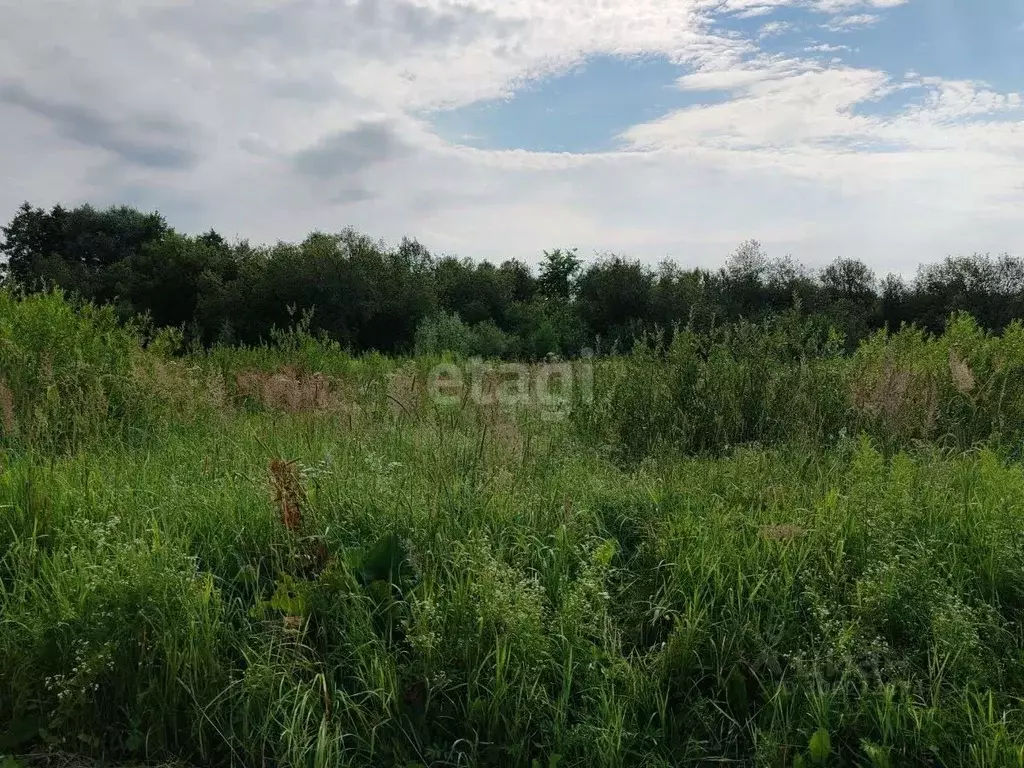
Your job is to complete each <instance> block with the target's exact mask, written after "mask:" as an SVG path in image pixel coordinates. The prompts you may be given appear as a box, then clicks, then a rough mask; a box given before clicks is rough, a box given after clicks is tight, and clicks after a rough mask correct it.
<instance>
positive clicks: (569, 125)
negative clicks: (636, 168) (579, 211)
mask: <svg viewBox="0 0 1024 768" xmlns="http://www.w3.org/2000/svg"><path fill="white" fill-rule="evenodd" d="M711 29H712V30H715V31H720V32H722V33H724V34H730V33H732V34H735V35H739V36H742V38H744V39H748V40H756V41H757V46H758V48H759V50H760V51H761V52H764V53H766V54H770V55H773V56H780V57H787V58H804V59H809V60H816V61H818V62H820V63H821V65H822V66H839V65H842V66H850V67H858V68H871V69H878V70H881V71H884V72H886V73H888V74H889V75H891V76H892V77H893V78H894V79H897V80H903V79H904V76H905V75H906V74H907V73H917V74H919V75H922V76H925V77H936V78H943V79H949V80H973V81H982V82H984V83H986V84H988V85H990V86H992V88H994V89H995V90H997V91H1004V92H1012V91H1016V90H1019V89H1021V88H1022V87H1024V3H1022V2H1020V0H981V1H980V2H979V0H926V1H925V2H922V1H920V0H919V1H918V2H908V3H905V4H902V5H897V6H895V7H891V8H885V9H882V10H878V9H866V10H865V11H864V12H862V13H860V12H858V13H853V12H848V13H845V14H843V13H837V14H828V13H824V14H823V13H821V12H815V11H813V10H810V9H808V8H805V7H804V8H801V7H787V6H782V7H780V8H776V9H771V10H770V11H768V12H764V13H758V14H756V15H747V14H744V13H724V14H721V15H720V16H717V17H715V18H714V22H713V24H712V25H711ZM692 70H693V67H692V66H690V65H688V64H687V63H685V62H674V61H673V60H672V58H671V57H669V56H667V55H663V54H647V55H643V54H641V55H637V54H629V55H623V56H616V55H614V54H604V53H601V54H595V55H592V56H589V57H586V58H584V59H583V60H581V61H579V62H577V63H575V64H573V65H572V66H571V67H569V68H568V69H567V70H565V71H560V72H555V73H553V74H551V75H549V76H547V77H543V78H540V79H538V80H537V81H533V82H526V83H524V84H523V85H521V86H520V87H519V88H517V89H516V90H514V91H513V92H512V93H510V94H508V95H503V96H500V97H498V98H493V99H484V100H481V101H476V102H473V103H470V104H466V105H464V106H460V107H457V108H454V109H441V110H435V111H432V112H430V113H427V114H426V115H424V116H425V118H426V119H427V120H429V121H430V123H431V125H432V126H433V127H434V128H435V130H436V131H437V132H438V134H439V135H441V136H442V137H444V138H445V139H446V140H448V141H451V142H455V143H461V144H466V145H468V146H472V147H477V148H481V149H491V150H513V149H523V150H529V151H537V152H571V153H591V152H610V151H615V150H616V149H619V148H621V147H622V145H623V142H622V140H621V138H620V134H621V133H622V132H623V131H625V130H626V129H627V128H628V127H630V126H632V125H635V124H638V123H644V122H647V121H650V120H653V119H656V118H658V117H661V116H663V115H665V114H667V113H669V112H672V111H674V110H679V109H684V108H686V107H693V106H699V105H702V104H710V103H720V102H722V101H724V100H726V99H727V94H724V93H722V92H702V93H693V92H686V91H683V90H681V89H679V88H678V87H677V85H676V83H677V81H678V79H679V78H680V77H682V76H683V75H685V74H686V73H687V72H689V71H692ZM924 95H925V94H924V91H923V90H922V89H921V88H909V89H906V90H902V91H899V92H896V93H892V94H889V95H887V96H885V97H882V98H880V99H878V100H872V101H867V102H865V103H863V104H861V105H858V106H857V108H856V109H855V110H854V111H855V112H857V113H860V114H873V115H883V116H884V115H892V114H896V113H898V112H899V111H900V110H902V109H904V108H906V107H907V106H908V105H911V104H914V103H915V102H919V101H921V99H922V98H923V97H924Z"/></svg>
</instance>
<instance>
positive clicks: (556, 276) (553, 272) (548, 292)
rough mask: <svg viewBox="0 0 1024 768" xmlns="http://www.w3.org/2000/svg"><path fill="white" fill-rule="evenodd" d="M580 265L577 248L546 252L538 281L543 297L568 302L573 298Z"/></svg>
mask: <svg viewBox="0 0 1024 768" xmlns="http://www.w3.org/2000/svg"><path fill="white" fill-rule="evenodd" d="M580 263H581V262H580V259H579V257H578V256H577V255H576V249H575V248H573V249H572V250H562V249H561V248H556V249H555V250H553V251H544V260H543V261H542V262H541V265H540V279H539V280H538V281H537V282H538V284H539V288H540V293H541V295H543V296H545V297H546V298H549V299H561V300H563V301H568V300H569V299H570V298H571V297H572V289H573V282H574V279H575V277H576V275H577V274H579V271H580Z"/></svg>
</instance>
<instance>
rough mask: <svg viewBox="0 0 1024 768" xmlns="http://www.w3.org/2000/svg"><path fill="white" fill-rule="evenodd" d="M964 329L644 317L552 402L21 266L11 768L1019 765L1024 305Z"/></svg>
mask: <svg viewBox="0 0 1024 768" xmlns="http://www.w3.org/2000/svg"><path fill="white" fill-rule="evenodd" d="M446 322H449V323H450V324H451V325H452V326H456V323H455V321H454V319H452V318H450V317H449V319H448V320H447V321H446ZM460 322H461V320H460ZM943 326H944V328H945V330H944V332H943V333H942V334H938V335H936V334H930V333H928V332H927V331H925V330H919V329H915V328H904V329H903V330H901V331H899V332H897V333H893V334H890V333H887V332H885V331H879V332H877V333H876V334H874V335H872V336H871V337H870V338H868V339H866V340H864V341H863V342H862V343H861V344H860V345H859V346H858V347H857V348H856V349H855V350H854V351H853V352H852V353H849V352H847V350H846V344H845V340H844V339H843V338H842V336H841V335H840V334H838V333H837V332H836V331H835V330H834V329H833V328H832V327H831V326H829V325H828V324H827V323H825V322H823V321H822V320H821V319H820V318H808V317H807V316H806V315H804V314H801V313H799V312H795V311H789V312H784V313H782V314H780V315H778V316H774V317H771V318H767V319H765V320H764V321H761V322H757V323H752V322H739V323H733V324H728V325H723V324H715V325H714V326H713V327H709V328H707V329H705V330H699V329H695V328H693V327H691V328H690V329H689V330H682V331H679V332H677V333H674V334H671V335H668V334H666V335H649V336H646V337H644V336H641V337H640V341H639V342H638V343H637V344H636V345H635V346H634V347H633V348H632V349H631V350H629V351H628V352H625V353H623V354H621V355H615V356H607V357H603V356H602V357H597V358H595V359H593V360H590V361H587V360H578V361H574V363H573V364H574V365H576V366H579V365H593V366H594V370H593V380H592V382H593V383H592V389H589V390H588V389H584V388H581V387H577V386H573V387H570V388H568V389H567V390H566V397H567V398H569V404H570V408H569V409H568V411H567V412H564V413H563V412H561V411H560V412H559V415H563V416H564V418H551V416H552V414H550V413H544V412H541V411H539V410H538V408H537V407H536V405H535V404H533V403H531V402H525V403H523V402H519V403H516V404H510V403H503V402H502V401H500V400H499V401H497V402H493V403H478V402H476V401H475V400H474V399H473V398H472V397H464V398H456V399H454V400H453V401H449V402H440V401H438V400H436V399H435V398H434V397H432V393H431V389H430V386H429V384H430V380H431V377H432V375H433V373H434V372H435V371H436V366H437V365H438V364H440V363H448V364H454V363H457V362H458V363H459V364H460V365H464V362H463V361H460V360H459V359H458V358H457V357H454V356H452V355H433V354H431V353H429V345H428V344H427V343H426V341H424V343H423V350H422V351H423V354H422V355H419V356H417V357H415V358H404V357H394V356H386V355H382V354H378V353H372V354H364V355H355V354H351V353H350V352H348V351H346V349H345V348H344V347H343V345H342V344H341V343H339V342H338V341H337V340H335V339H332V338H330V337H329V336H326V335H323V334H319V333H318V332H317V329H316V328H315V327H314V325H313V316H311V315H309V314H308V313H307V314H305V315H303V314H302V313H300V312H297V311H296V312H293V313H292V314H290V315H289V314H287V313H286V314H285V320H284V321H283V322H282V324H281V325H280V326H277V327H274V328H271V329H270V330H268V332H267V337H268V338H267V340H265V341H261V342H257V343H252V344H248V345H244V346H231V345H221V346H215V347H213V348H212V349H209V350H207V349H202V348H198V347H196V348H193V349H192V350H191V351H190V352H189V351H187V350H185V351H184V352H183V347H187V340H186V338H185V335H184V333H183V332H179V331H174V330H171V331H162V332H156V331H154V330H153V329H152V327H150V326H146V325H138V324H136V325H127V326H126V325H123V324H120V323H119V322H117V312H116V310H115V309H114V308H113V307H111V306H106V307H104V308H96V307H93V306H89V305H85V304H79V303H77V302H75V301H72V300H69V299H68V298H67V297H65V296H64V295H62V294H61V293H59V292H50V293H45V294H38V295H25V294H22V293H19V292H17V291H13V290H11V289H9V288H3V289H0V364H2V368H0V376H2V381H0V383H2V390H0V394H2V395H3V396H2V398H0V430H2V432H0V764H2V761H3V759H4V755H17V756H18V757H17V760H18V763H11V762H10V761H8V765H12V764H13V765H19V764H35V763H37V762H38V763H39V764H41V765H45V764H53V763H54V762H55V761H59V764H65V765H75V764H94V763H96V762H98V761H99V762H105V763H108V764H109V763H111V762H114V761H120V760H131V761H135V762H140V761H141V762H145V763H147V764H164V765H166V764H167V763H168V762H169V761H182V762H184V763H188V764H192V765H225V766H227V765H233V766H252V765H277V766H282V767H284V766H287V767H288V768H292V767H295V768H299V767H300V766H301V767H302V768H309V767H310V766H312V767H313V768H321V767H324V768H326V767H327V766H342V765H344V766H376V765H405V766H428V765H429V766H466V765H501V766H506V765H507V766H520V765H527V766H530V765H532V766H547V768H551V767H552V766H561V768H566V767H567V766H573V767H575V766H579V767H580V768H583V766H587V767H589V766H609V767H615V768H619V767H621V766H633V765H648V766H674V765H682V764H697V765H700V764H720V763H732V764H740V765H757V766H779V767H780V768H782V767H785V768H789V767H790V766H807V765H833V766H840V765H865V766H878V767H879V768H883V767H888V766H905V765H920V766H930V765H937V764H938V765H944V766H982V767H987V768H998V767H1002V766H1012V765H1016V766H1020V765H1022V764H1024V708H1022V706H1021V701H1022V695H1024V632H1022V626H1024V624H1022V622H1024V538H1022V536H1021V535H1020V520H1021V519H1022V515H1024V472H1022V470H1021V466H1020V464H1019V462H1018V461H1017V454H1018V451H1019V447H1020V445H1021V442H1022V440H1024V383H1021V382H1024V378H1022V377H1021V373H1024V371H1022V366H1024V329H1022V327H1021V325H1020V324H1019V323H1014V322H1010V323H1009V324H1008V325H1007V326H1006V328H1005V329H1004V330H1003V331H1002V332H1001V333H995V332H990V331H988V330H985V329H984V327H983V326H982V325H980V324H979V323H978V322H976V321H975V320H974V319H972V318H971V317H969V316H967V315H956V316H954V317H952V318H950V319H949V320H948V321H945V322H944V323H943ZM321 330H322V329H321ZM424 336H426V333H425V332H424ZM442 346H447V345H442ZM477 367H478V368H480V369H482V371H483V373H482V374H481V375H482V376H483V377H484V379H485V386H497V385H498V384H500V376H501V372H500V370H499V369H498V368H496V367H495V368H492V369H491V370H490V371H488V370H487V367H488V363H487V361H484V362H483V363H480V364H479V365H478V366H477ZM530 370H531V371H533V372H535V373H536V372H539V371H540V370H542V368H541V367H540V365H533V366H532V367H531V368H530ZM574 370H578V368H577V369H574ZM588 392H592V397H590V396H589V395H588V394H587V393H588ZM12 759H14V758H12Z"/></svg>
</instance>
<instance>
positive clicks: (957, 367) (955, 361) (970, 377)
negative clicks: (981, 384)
mask: <svg viewBox="0 0 1024 768" xmlns="http://www.w3.org/2000/svg"><path fill="white" fill-rule="evenodd" d="M949 373H950V375H951V376H952V377H953V386H954V387H956V390H957V392H959V393H960V394H961V395H966V394H969V393H971V392H973V391H974V388H975V386H977V382H976V381H975V379H974V373H973V372H972V371H971V367H970V366H969V365H968V364H967V361H966V360H964V359H963V358H961V357H960V355H958V354H957V352H956V350H955V349H951V350H949Z"/></svg>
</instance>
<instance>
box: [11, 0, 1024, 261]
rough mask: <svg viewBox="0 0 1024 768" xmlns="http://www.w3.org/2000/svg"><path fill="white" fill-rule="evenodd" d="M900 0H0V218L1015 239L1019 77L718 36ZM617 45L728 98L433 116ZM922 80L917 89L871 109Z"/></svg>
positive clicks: (697, 241)
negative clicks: (0, 130)
mask: <svg viewBox="0 0 1024 768" xmlns="http://www.w3.org/2000/svg"><path fill="white" fill-rule="evenodd" d="M900 4H901V2H898V1H897V0H867V1H866V2H861V1H858V0H725V2H724V3H723V1H722V0H604V2H600V3H595V2H594V1H593V0H560V2H550V1H549V0H459V2H446V0H358V1H357V2H349V3H325V2H321V1H320V0H209V2H206V3H203V4H182V3H180V2H178V1H177V0H135V1H134V2H129V1H128V0H79V2H77V3H74V4H71V3H66V2H63V1H62V0H36V2H33V3H17V4H15V3H6V4H5V3H3V2H2V0H0V73H3V75H0V121H2V124H3V125H4V128H5V140H4V142H3V144H2V145H0V166H2V167H3V168H4V169H5V184H4V185H2V186H0V219H3V218H5V216H4V214H3V211H4V210H7V211H9V212H11V213H13V210H14V208H15V206H17V204H18V203H20V202H21V201H22V200H24V199H29V200H32V201H33V202H36V203H38V204H49V203H52V202H56V201H57V200H61V201H63V202H65V203H67V204H74V203H75V202H78V201H84V200H92V201H94V202H96V203H100V204H102V203H106V202H134V203H136V204H139V205H142V206H145V207H151V208H153V207H155V208H159V209H160V210H161V211H162V212H164V213H165V214H166V215H167V216H168V217H169V218H170V220H171V222H172V223H173V224H176V225H179V226H181V227H182V228H184V229H191V230H201V229H205V228H207V227H209V226H211V225H212V226H216V227H217V228H218V229H220V230H222V231H224V232H225V233H226V234H228V235H236V234H237V235H243V236H248V237H251V238H253V239H256V240H274V239H276V238H278V237H282V238H291V239H295V238H299V237H301V236H302V235H303V234H304V233H305V232H307V231H308V230H310V229H313V228H321V229H324V228H326V229H336V228H340V227H342V226H344V225H346V224H353V225H355V226H358V227H361V228H364V229H366V230H367V231H369V232H370V233H372V234H374V235H381V236H385V237H389V238H392V239H395V238H398V237H400V236H401V235H403V234H409V235H414V236H418V237H420V238H422V239H423V241H424V242H425V244H427V245H428V246H429V247H433V248H436V249H438V250H451V251H457V252H460V253H462V254H464V255H469V256H488V257H491V258H504V257H508V256H519V257H524V258H534V257H536V255H537V254H539V252H540V250H541V249H542V248H550V247H552V246H554V245H559V244H568V245H572V244H578V245H580V246H581V247H582V248H583V250H584V251H587V250H589V249H591V248H594V249H598V248H610V249H616V250H622V251H626V252H631V253H635V254H637V255H640V256H642V257H644V258H647V259H651V260H654V259H657V258H660V257H662V256H665V255H667V254H669V253H672V254H673V255H675V256H676V257H678V258H680V259H682V260H685V261H687V262H701V263H706V264H711V263H715V262H716V261H720V259H721V258H722V257H723V256H724V255H725V254H726V253H728V251H729V250H731V249H732V247H733V246H734V245H735V244H736V243H737V242H739V241H740V240H742V239H744V238H746V237H748V236H755V237H760V238H761V239H762V240H763V241H764V242H765V243H766V244H767V245H768V246H769V247H771V248H775V249H777V250H785V251H792V252H793V253H794V254H795V255H796V256H798V257H800V258H804V259H806V260H808V261H810V262H815V261H821V260H823V259H827V258H831V257H832V256H834V255H839V254H842V255H850V256H862V257H864V258H866V259H867V260H868V261H870V262H872V263H873V264H874V265H875V266H878V267H886V266H900V265H901V266H902V267H905V268H910V267H913V265H914V264H915V263H916V262H917V261H918V260H919V259H923V258H934V257H938V256H941V255H943V254H944V253H945V252H947V251H948V250H950V249H953V250H956V249H966V250H973V249H975V248H978V249H981V250H985V249H992V250H1002V249H1017V250H1021V251H1024V234H1022V232H1021V229H1020V226H1019V210H1020V208H1021V205H1022V203H1024V191H1022V190H1021V188H1020V181H1019V179H1021V178H1024V123H1022V122H1021V119H1020V116H1019V112H1018V110H1019V109H1020V107H1021V103H1020V96H1019V95H1018V94H1010V93H999V92H997V91H995V90H993V89H991V88H988V87H986V86H984V85H983V84H980V83H975V82H972V81H954V80H935V79H928V78H926V77H923V76H917V75H910V76H908V77H907V78H906V79H905V80H899V81H897V80H894V79H893V77H892V76H891V75H889V74H887V73H885V72H882V71H878V70H871V69H857V68H852V67H843V66H830V65H826V64H823V63H822V62H819V61H813V60H807V59H804V58H800V57H779V56H768V55H765V54H763V53H761V52H760V50H759V46H758V44H757V41H755V40H751V39H744V38H743V37H736V36H730V35H729V34H727V33H724V32H716V31H714V30H715V29H716V25H715V21H716V20H720V19H722V18H723V16H722V14H723V13H726V14H732V15H733V17H735V16H737V15H739V16H758V17H760V16H766V15H768V14H770V13H771V12H773V11H774V10H777V9H778V8H781V7H786V6H794V7H802V8H805V9H809V10H811V11H814V12H816V13H820V14H822V15H823V17H828V18H833V19H839V20H840V21H843V22H844V24H843V26H844V27H846V28H848V27H849V26H850V24H851V23H853V24H857V23H858V22H850V20H851V19H857V18H864V17H869V16H870V17H874V16H876V15H877V14H878V13H881V12H882V11H884V10H885V9H887V8H892V7H894V6H896V5H900ZM55 18H60V20H61V21H60V23H59V24H56V23H54V19H55ZM772 24H773V22H772V21H771V20H768V21H766V23H765V24H763V25H762V28H761V29H762V31H764V30H765V29H769V30H777V29H779V27H772ZM824 45H825V44H822V46H824ZM835 48H837V49H838V48H841V46H835ZM808 52H809V53H810V52H821V53H830V52H836V51H835V50H833V49H828V50H826V49H825V48H824V47H820V48H819V49H818V50H817V51H808ZM600 53H604V54H621V55H633V54H642V53H648V54H660V55H664V56H668V57H670V58H672V59H673V60H674V61H677V62H680V63H683V64H685V65H686V66H687V67H688V68H689V69H690V74H688V75H686V76H685V77H683V78H681V79H680V81H679V84H678V85H679V87H680V88H681V89H684V90H686V91H688V92H689V93H692V94H694V96H695V97H703V95H704V94H705V93H706V92H708V91H726V92H727V93H728V94H729V95H730V99H729V100H728V101H726V102H725V103H712V104H709V105H706V106H698V107H693V108H691V109H687V110H682V111H679V112H676V113H673V114H671V115H666V116H665V117H664V118H662V119H661V120H656V121H653V122H651V123H647V124H644V125H638V126H634V127H633V128H631V129H629V130H628V131H626V133H625V135H624V137H625V139H626V140H627V142H628V145H627V149H626V150H625V151H622V152H613V153H606V154H602V155H590V156H578V155H557V154H556V155H552V154H543V153H531V152H496V151H493V152H492V151H482V150H474V149H469V148H465V147H457V146H450V145H448V144H446V143H445V142H444V141H442V140H441V139H440V138H438V137H437V136H436V135H434V134H433V132H432V131H431V130H430V127H429V125H428V124H427V123H425V122H424V121H423V120H422V118H421V117H418V115H420V114H421V112H422V111H423V110H430V109H433V108H436V107H439V106H442V105H457V104H467V103H471V102H474V101H477V100H480V99H485V98H493V97H497V96H501V95H505V94H508V93H510V92H512V91H513V90H514V89H515V88H516V87H517V86H518V84H521V83H522V82H523V81H529V80H531V79H535V78H540V77H543V76H546V75H549V74H551V73H553V72H559V71H565V70H568V69H570V68H572V67H574V66H576V65H577V64H579V63H580V62H581V61H582V60H583V59H584V58H585V57H586V56H588V55H592V54H600ZM907 86H910V87H912V88H913V89H914V90H913V91H912V92H910V91H908V93H913V96H914V97H913V99H912V106H908V107H907V108H906V109H904V110H903V111H902V112H901V113H899V114H897V115H896V116H892V117H886V118H883V117H880V116H877V115H874V114H873V113H872V110H871V109H870V107H871V106H872V104H873V100H875V99H878V98H881V97H882V96H885V95H887V94H893V93H896V92H897V91H898V90H900V89H903V88H904V87H907ZM709 98H711V97H709ZM715 98H716V99H717V95H716V96H715ZM865 107H867V109H865ZM978 222H982V223H983V224H979V223H978ZM892 254H898V258H899V259H901V260H902V261H901V262H900V264H899V265H897V264H895V263H894V262H888V261H887V260H888V259H890V258H892Z"/></svg>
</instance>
